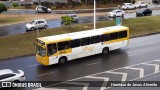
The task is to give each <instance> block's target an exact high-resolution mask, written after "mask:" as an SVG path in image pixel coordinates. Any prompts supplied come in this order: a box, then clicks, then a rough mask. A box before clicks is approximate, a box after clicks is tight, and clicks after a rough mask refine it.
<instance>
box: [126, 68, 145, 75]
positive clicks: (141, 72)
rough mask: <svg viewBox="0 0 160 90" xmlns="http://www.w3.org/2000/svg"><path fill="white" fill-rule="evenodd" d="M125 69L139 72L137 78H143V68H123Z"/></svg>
mask: <svg viewBox="0 0 160 90" xmlns="http://www.w3.org/2000/svg"><path fill="white" fill-rule="evenodd" d="M124 68H125V69H133V70H139V71H140V73H139V77H140V78H142V77H144V69H143V68H134V67H124Z"/></svg>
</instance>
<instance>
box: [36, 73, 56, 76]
mask: <svg viewBox="0 0 160 90" xmlns="http://www.w3.org/2000/svg"><path fill="white" fill-rule="evenodd" d="M52 73H54V72H49V73H44V74H39V75H37V76H38V77H41V76H45V75H48V74H52Z"/></svg>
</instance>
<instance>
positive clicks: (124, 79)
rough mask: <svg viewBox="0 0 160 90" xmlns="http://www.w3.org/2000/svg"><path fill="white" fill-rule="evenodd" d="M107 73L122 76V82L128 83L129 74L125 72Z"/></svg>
mask: <svg viewBox="0 0 160 90" xmlns="http://www.w3.org/2000/svg"><path fill="white" fill-rule="evenodd" d="M107 73H111V74H112V73H113V74H122V75H123V76H122V80H121V81H126V80H127V73H123V72H113V71H112V72H107Z"/></svg>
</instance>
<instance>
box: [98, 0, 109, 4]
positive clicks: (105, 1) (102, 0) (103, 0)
mask: <svg viewBox="0 0 160 90" xmlns="http://www.w3.org/2000/svg"><path fill="white" fill-rule="evenodd" d="M99 3H101V4H106V3H107V0H100V1H99Z"/></svg>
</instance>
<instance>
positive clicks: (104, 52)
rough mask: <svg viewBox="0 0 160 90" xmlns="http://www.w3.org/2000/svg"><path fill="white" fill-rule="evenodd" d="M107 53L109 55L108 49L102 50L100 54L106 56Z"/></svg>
mask: <svg viewBox="0 0 160 90" xmlns="http://www.w3.org/2000/svg"><path fill="white" fill-rule="evenodd" d="M108 53H109V48H108V47H105V48H103V50H102V54H103V55H106V54H108Z"/></svg>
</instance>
